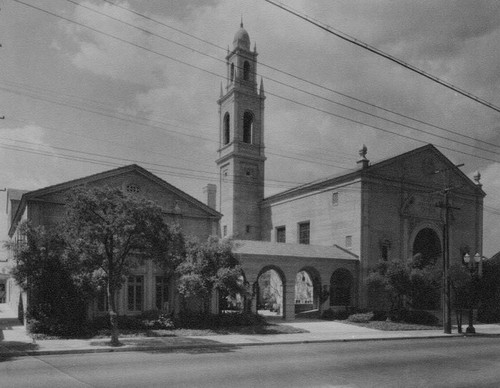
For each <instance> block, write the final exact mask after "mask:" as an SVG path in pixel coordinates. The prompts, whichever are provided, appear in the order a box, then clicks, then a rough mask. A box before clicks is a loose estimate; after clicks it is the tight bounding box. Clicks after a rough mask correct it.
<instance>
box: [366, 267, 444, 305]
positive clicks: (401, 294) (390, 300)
mask: <svg viewBox="0 0 500 388" xmlns="http://www.w3.org/2000/svg"><path fill="white" fill-rule="evenodd" d="M441 281H442V273H441V270H440V268H438V267H437V266H435V265H434V264H432V263H422V261H421V260H419V258H418V257H415V258H412V259H410V260H407V261H384V262H381V263H379V264H378V265H377V266H376V268H375V269H374V270H373V271H371V272H370V274H369V275H368V277H367V280H366V283H367V286H368V288H369V289H370V292H372V293H374V294H378V295H379V296H381V297H382V298H383V299H385V302H386V303H385V304H386V306H388V311H389V312H390V313H391V314H393V315H394V314H396V312H398V311H406V310H411V309H413V310H434V309H436V308H438V306H439V298H440V290H441Z"/></svg>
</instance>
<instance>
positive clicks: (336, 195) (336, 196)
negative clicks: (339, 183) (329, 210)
mask: <svg viewBox="0 0 500 388" xmlns="http://www.w3.org/2000/svg"><path fill="white" fill-rule="evenodd" d="M338 204H339V193H338V192H335V193H332V205H333V206H337V205H338Z"/></svg>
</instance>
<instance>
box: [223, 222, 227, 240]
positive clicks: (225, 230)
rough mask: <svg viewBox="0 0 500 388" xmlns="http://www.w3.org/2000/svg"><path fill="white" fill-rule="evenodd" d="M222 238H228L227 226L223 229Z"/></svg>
mask: <svg viewBox="0 0 500 388" xmlns="http://www.w3.org/2000/svg"><path fill="white" fill-rule="evenodd" d="M222 236H223V237H226V236H227V225H224V226H223V227H222Z"/></svg>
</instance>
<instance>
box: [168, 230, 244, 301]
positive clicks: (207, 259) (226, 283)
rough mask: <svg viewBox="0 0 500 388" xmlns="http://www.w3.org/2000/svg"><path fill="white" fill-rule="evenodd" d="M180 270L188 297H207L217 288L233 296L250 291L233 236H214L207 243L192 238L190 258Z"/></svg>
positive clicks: (188, 247) (180, 281) (182, 289)
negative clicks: (233, 247)
mask: <svg viewBox="0 0 500 388" xmlns="http://www.w3.org/2000/svg"><path fill="white" fill-rule="evenodd" d="M177 273H178V275H179V278H178V283H177V285H178V290H179V293H180V294H181V295H183V296H184V297H186V298H199V299H202V300H205V301H207V300H208V299H209V297H210V295H211V293H212V291H213V290H219V291H220V292H221V293H223V294H225V295H229V296H231V297H235V296H236V295H237V294H240V295H246V294H247V292H248V291H247V287H246V286H245V284H244V282H243V271H242V269H241V266H240V265H239V261H238V259H237V257H236V256H235V255H234V254H233V252H232V243H231V241H230V240H225V239H223V240H221V239H219V238H217V237H210V238H209V239H208V240H207V241H206V242H204V243H198V242H197V241H189V242H188V243H187V244H186V259H185V260H184V262H182V263H181V264H180V265H179V267H178V268H177Z"/></svg>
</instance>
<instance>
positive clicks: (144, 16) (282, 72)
mask: <svg viewBox="0 0 500 388" xmlns="http://www.w3.org/2000/svg"><path fill="white" fill-rule="evenodd" d="M67 1H70V2H72V3H73V1H72V0H67ZM103 1H105V2H106V3H109V4H111V5H113V6H115V7H117V8H120V9H122V10H126V11H128V12H130V13H132V14H134V15H136V16H140V17H143V18H145V19H147V20H150V21H153V22H155V23H158V24H160V25H162V26H164V27H168V28H170V29H173V30H175V31H177V32H179V33H182V34H184V35H186V36H189V37H191V38H194V39H196V40H198V41H200V42H203V43H205V44H209V45H211V46H213V47H216V48H218V49H221V50H226V49H225V48H224V47H222V46H219V45H217V44H215V43H213V42H210V41H207V40H205V39H201V38H199V37H197V36H195V35H193V34H190V33H187V32H185V31H182V30H181V29H179V28H175V27H172V26H170V25H168V24H166V23H164V22H161V21H159V20H157V19H154V18H151V17H149V16H146V15H144V14H141V13H139V12H136V11H134V10H132V9H130V8H127V7H123V6H121V5H119V4H115V3H113V2H112V1H109V0H103ZM85 8H88V7H85ZM88 9H90V8H88ZM92 10H93V9H92ZM93 11H94V12H97V13H100V14H101V15H104V16H107V17H110V18H113V17H111V16H109V15H107V14H105V13H102V12H99V11H97V10H93ZM113 19H114V20H118V21H121V20H120V19H117V18H113ZM122 22H123V21H122ZM123 23H126V22H123ZM126 24H128V25H130V24H129V23H126ZM132 27H134V28H138V27H136V26H133V25H132ZM141 30H143V29H141ZM146 31H147V30H146ZM147 32H148V33H149V34H152V35H154V36H157V37H159V38H161V39H166V38H164V37H163V36H161V35H158V34H154V33H152V32H151V31H147ZM167 40H168V41H169V42H172V43H174V44H178V45H181V46H182V47H185V48H188V49H190V50H194V49H193V48H191V47H188V46H185V45H182V44H179V43H177V42H175V41H173V40H170V39H167ZM194 51H196V52H198V53H200V54H202V55H205V56H208V57H210V58H212V59H215V60H218V61H221V62H223V61H222V60H220V59H219V58H217V57H213V56H211V55H209V54H206V53H203V52H200V51H198V50H194ZM259 66H263V67H266V68H269V69H271V70H274V71H277V72H279V73H281V74H285V75H287V76H289V77H292V78H294V79H297V80H300V81H302V82H306V83H308V84H310V85H313V86H315V87H318V88H321V89H323V90H326V91H329V92H332V93H335V94H337V95H340V96H342V97H345V98H348V99H351V100H353V101H356V102H360V103H362V104H365V105H368V106H371V107H373V108H376V109H380V110H383V111H385V112H387V113H391V114H394V115H397V116H399V117H402V118H405V119H408V120H412V121H415V122H417V123H420V124H424V125H427V126H429V127H432V128H435V129H439V130H442V131H444V132H448V133H451V134H454V135H457V136H462V137H464V138H467V139H469V140H473V141H476V142H479V143H482V144H485V145H489V146H492V147H497V148H500V145H497V144H494V143H491V142H487V141H484V140H481V139H477V138H474V137H472V136H469V135H466V134H463V133H460V132H457V131H453V130H451V129H448V128H444V127H442V126H438V125H435V124H432V123H429V122H426V121H423V120H420V119H417V118H414V117H411V116H408V115H404V114H401V113H399V112H396V111H394V110H390V109H387V108H384V107H381V106H379V105H376V104H373V103H370V102H367V101H364V100H361V99H359V98H356V97H353V96H350V95H348V94H345V93H341V92H339V91H337V90H334V89H331V88H328V87H326V86H324V85H321V84H318V83H315V82H312V81H310V80H307V79H305V78H302V77H298V76H296V75H294V74H291V73H288V72H285V71H283V70H281V69H278V68H276V67H273V66H270V65H268V64H266V63H265V62H259ZM255 74H256V75H257V73H255ZM266 80H271V81H273V82H276V83H278V84H281V85H284V86H288V87H292V86H290V85H288V84H286V83H284V82H280V81H277V80H275V79H273V78H270V77H268V76H266ZM292 88H294V89H296V90H299V91H302V92H304V93H307V92H306V91H304V90H303V89H300V88H295V87H292ZM311 95H313V96H316V97H319V98H323V97H321V96H317V95H315V94H311ZM323 99H324V98H323ZM327 100H328V101H330V102H332V103H335V104H340V103H338V102H335V101H332V100H329V99H327ZM340 105H342V106H345V107H347V108H349V109H354V108H352V107H349V106H347V105H344V104H340ZM359 111H360V112H362V113H366V114H369V113H367V112H365V111H362V110H359ZM375 117H378V118H381V117H379V116H375ZM381 119H383V120H385V119H384V118H381ZM401 125H403V124H401ZM410 128H412V127H410Z"/></svg>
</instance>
